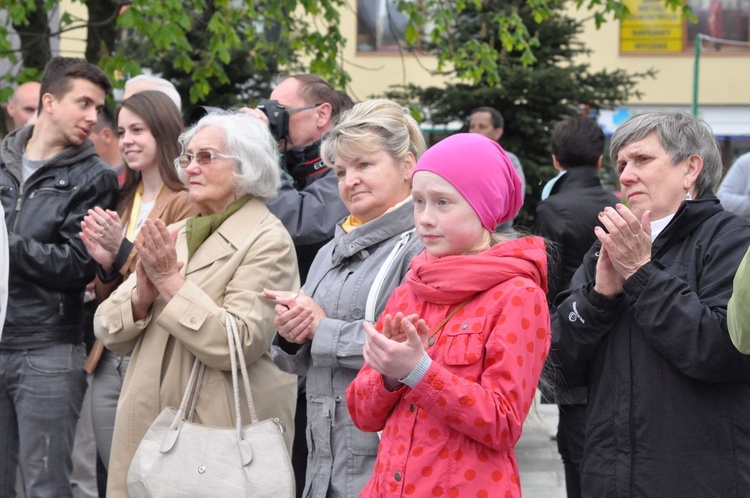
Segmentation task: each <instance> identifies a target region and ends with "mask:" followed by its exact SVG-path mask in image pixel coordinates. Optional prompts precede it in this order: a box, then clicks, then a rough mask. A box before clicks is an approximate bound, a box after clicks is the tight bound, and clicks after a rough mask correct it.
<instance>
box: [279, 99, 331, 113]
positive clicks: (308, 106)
mask: <svg viewBox="0 0 750 498" xmlns="http://www.w3.org/2000/svg"><path fill="white" fill-rule="evenodd" d="M323 104H324V102H318V103H317V104H313V105H306V106H305V107H295V108H293V109H287V110H286V112H288V113H289V114H294V113H295V112H299V111H306V110H308V109H315V108H316V107H318V106H321V105H323Z"/></svg>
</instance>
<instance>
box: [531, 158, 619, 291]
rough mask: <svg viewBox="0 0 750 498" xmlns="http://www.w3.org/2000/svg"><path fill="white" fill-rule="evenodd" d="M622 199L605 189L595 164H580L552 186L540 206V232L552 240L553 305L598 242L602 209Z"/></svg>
mask: <svg viewBox="0 0 750 498" xmlns="http://www.w3.org/2000/svg"><path fill="white" fill-rule="evenodd" d="M619 202H620V200H619V199H618V198H617V197H616V196H615V195H614V194H613V193H611V192H608V191H606V190H604V187H602V182H601V181H600V180H599V173H598V172H597V169H596V168H595V167H594V166H577V167H574V168H569V169H568V170H567V172H566V173H565V174H564V175H563V176H561V177H560V179H559V180H558V181H557V183H555V185H554V186H553V187H552V191H551V192H550V195H549V197H548V198H547V199H545V200H543V201H542V202H540V203H539V205H538V206H537V208H536V233H538V234H539V235H541V236H542V237H544V238H545V239H547V240H549V241H550V242H552V244H550V246H551V248H550V253H551V254H552V256H553V258H552V263H551V264H550V270H549V277H548V282H549V292H547V298H548V299H549V302H550V304H552V303H553V302H554V300H555V297H556V296H557V294H559V293H560V292H562V291H564V290H566V289H567V288H568V285H569V284H570V280H571V279H572V278H573V274H574V273H575V272H576V270H577V269H578V267H579V266H581V261H583V256H584V255H585V254H586V252H588V250H589V249H591V245H592V244H593V243H594V242H595V241H596V235H594V227H595V226H597V225H600V223H599V212H601V210H602V209H604V208H605V207H606V206H614V205H615V204H617V203H619Z"/></svg>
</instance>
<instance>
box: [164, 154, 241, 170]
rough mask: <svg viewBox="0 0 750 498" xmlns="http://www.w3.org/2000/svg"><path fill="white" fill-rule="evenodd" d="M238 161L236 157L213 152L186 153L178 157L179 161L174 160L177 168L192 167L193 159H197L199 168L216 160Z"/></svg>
mask: <svg viewBox="0 0 750 498" xmlns="http://www.w3.org/2000/svg"><path fill="white" fill-rule="evenodd" d="M217 158H220V159H237V157H235V156H228V155H226V154H219V153H216V152H214V151H211V150H201V151H198V152H196V153H195V154H190V153H185V154H182V155H181V156H177V159H175V160H174V165H175V167H177V168H187V167H188V166H190V163H192V162H193V159H195V162H196V163H198V166H206V165H207V164H211V162H213V160H214V159H217Z"/></svg>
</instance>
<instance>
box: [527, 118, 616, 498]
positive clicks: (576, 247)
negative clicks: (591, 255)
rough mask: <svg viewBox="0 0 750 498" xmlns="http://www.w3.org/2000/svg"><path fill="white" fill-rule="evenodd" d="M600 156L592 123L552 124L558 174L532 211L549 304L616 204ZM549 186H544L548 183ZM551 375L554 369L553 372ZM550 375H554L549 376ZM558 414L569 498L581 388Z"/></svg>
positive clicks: (573, 488)
mask: <svg viewBox="0 0 750 498" xmlns="http://www.w3.org/2000/svg"><path fill="white" fill-rule="evenodd" d="M603 152H604V133H603V132H602V130H601V128H599V125H598V124H597V123H596V121H594V120H592V119H589V118H570V119H566V120H564V121H561V122H559V123H557V125H555V129H554V132H553V133H552V163H553V164H554V166H555V169H556V170H558V171H560V172H561V174H560V175H558V176H557V177H556V178H555V179H554V184H553V185H551V186H550V187H549V189H546V188H545V190H549V197H547V198H546V199H543V200H542V202H540V203H539V205H538V206H537V209H536V232H537V233H538V234H539V235H541V236H542V237H544V238H546V239H547V240H548V241H549V242H550V249H549V252H550V253H551V254H552V256H553V257H552V260H553V262H552V263H551V265H550V270H549V278H548V285H549V292H548V293H547V300H548V301H549V303H550V305H552V304H553V303H554V300H555V297H556V296H557V294H558V293H560V292H561V291H564V290H566V289H567V288H568V286H569V285H570V281H571V279H572V278H573V274H574V273H575V272H576V270H577V269H578V267H579V266H581V262H582V261H583V257H584V255H585V254H586V253H587V252H588V250H589V249H590V248H591V246H592V245H593V244H594V242H595V241H596V240H597V238H596V235H595V234H594V227H596V226H597V225H599V213H600V212H601V211H602V210H603V209H604V208H605V207H606V206H614V205H616V204H617V203H618V202H619V199H618V198H617V197H616V196H615V195H614V194H612V193H611V192H608V191H606V190H604V187H602V183H601V181H600V180H599V168H601V165H602V154H603ZM548 185H549V184H548ZM550 370H554V367H553V368H551V369H550ZM553 375H554V374H553ZM543 394H544V395H545V398H550V397H552V398H553V399H554V397H553V396H551V394H556V395H557V396H556V401H557V404H558V407H559V410H560V418H559V425H558V428H557V448H558V451H559V452H560V455H561V456H562V460H563V464H564V465H565V486H566V489H567V493H568V498H574V497H579V496H581V485H580V470H581V459H582V458H583V442H584V436H585V428H586V402H587V393H586V390H585V388H578V389H571V390H567V391H564V392H560V391H558V392H557V393H548V392H544V393H543Z"/></svg>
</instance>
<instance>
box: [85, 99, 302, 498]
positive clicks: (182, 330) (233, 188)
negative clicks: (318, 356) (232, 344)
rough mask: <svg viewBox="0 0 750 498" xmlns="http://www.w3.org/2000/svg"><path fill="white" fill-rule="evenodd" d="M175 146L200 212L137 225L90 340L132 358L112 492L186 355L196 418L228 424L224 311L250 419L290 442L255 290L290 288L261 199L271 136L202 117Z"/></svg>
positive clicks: (269, 306) (291, 276) (287, 414)
mask: <svg viewBox="0 0 750 498" xmlns="http://www.w3.org/2000/svg"><path fill="white" fill-rule="evenodd" d="M180 143H181V144H182V147H183V151H184V153H183V154H182V155H181V156H180V157H178V158H177V159H176V160H175V165H176V166H177V169H178V173H179V175H180V177H181V179H182V180H183V181H184V182H185V183H186V184H187V186H188V189H189V199H190V201H191V202H192V203H194V204H195V206H196V207H197V208H198V210H199V212H200V214H199V215H198V216H196V217H193V218H189V219H188V220H186V221H183V222H180V223H178V224H175V225H172V226H170V227H167V226H166V225H165V224H164V223H163V222H162V221H160V220H156V221H151V220H146V221H144V222H143V226H142V227H141V234H142V239H143V240H142V241H141V240H136V242H135V245H136V248H137V250H138V254H139V258H140V259H139V261H138V263H137V265H136V269H135V273H134V274H133V275H131V276H130V278H129V279H128V280H127V281H126V282H124V283H123V284H122V285H121V286H120V287H119V288H118V289H117V290H116V291H115V292H114V293H113V294H112V295H111V296H110V297H109V299H107V300H106V301H105V302H104V303H102V304H101V305H100V306H99V309H98V310H97V313H96V317H95V324H94V326H95V332H96V335H97V337H98V338H100V339H101V340H102V341H103V342H104V344H105V345H106V346H107V347H108V348H109V349H111V350H113V351H116V352H119V353H122V354H128V355H131V361H130V366H129V368H128V372H127V375H126V377H125V382H124V385H123V389H122V394H121V396H120V402H119V404H118V407H117V408H118V409H117V418H116V420H115V432H114V438H113V444H112V454H111V459H110V467H109V482H108V489H107V491H108V494H110V495H112V496H127V487H126V476H127V473H128V468H129V466H130V462H131V460H132V458H133V455H134V453H135V451H136V449H137V447H138V444H139V443H140V441H141V439H142V438H143V436H144V434H145V433H146V431H147V430H148V428H149V426H150V425H151V423H152V422H153V421H154V419H155V418H156V416H157V415H158V414H159V413H160V412H161V410H162V409H163V408H165V407H167V406H172V407H176V406H179V404H180V401H181V398H182V395H183V392H184V389H185V387H186V384H187V380H188V376H189V374H190V370H191V366H192V364H193V361H194V359H195V358H196V357H197V358H198V359H199V360H200V361H201V362H203V363H204V364H205V365H206V367H207V368H206V371H205V374H204V376H203V378H202V382H201V384H200V386H201V395H200V396H199V397H198V402H197V406H196V407H195V416H194V420H195V422H197V423H200V424H205V425H212V426H222V427H230V426H233V425H234V408H233V407H234V402H233V393H232V382H231V375H230V372H229V370H230V359H229V347H228V343H227V331H226V326H225V317H226V315H227V314H230V315H231V316H232V317H233V318H234V320H235V321H236V323H237V327H238V329H239V333H240V338H241V341H242V346H243V354H244V357H245V360H246V362H247V365H248V373H249V376H250V383H251V385H252V390H253V398H254V400H255V409H256V411H257V413H258V417H259V418H260V419H261V420H262V419H267V418H279V419H280V420H281V422H282V423H283V424H284V426H285V427H286V429H287V430H286V432H285V434H284V437H285V440H286V442H287V445H288V447H289V449H291V442H292V437H293V418H294V409H295V399H296V395H295V393H296V379H295V377H294V376H292V375H289V374H286V373H283V372H281V371H280V370H279V369H278V367H276V366H275V365H274V364H273V362H272V361H271V356H270V347H271V341H272V339H273V337H274V333H275V327H274V323H273V322H274V316H275V313H274V303H273V302H272V301H269V300H267V299H263V297H262V291H263V287H269V286H272V287H273V288H280V289H289V290H292V289H298V288H299V274H298V271H297V264H296V259H295V253H294V245H293V243H292V240H291V238H290V237H289V235H288V233H287V231H286V230H285V229H284V227H283V225H282V224H281V222H279V220H278V219H277V218H276V217H274V216H273V215H272V214H271V213H270V212H269V211H268V209H267V208H266V206H265V203H264V201H265V200H267V199H269V198H272V197H273V196H275V195H276V193H277V191H278V189H279V175H278V155H277V149H276V143H275V142H274V140H273V137H272V136H271V134H270V132H269V131H268V128H267V127H266V126H264V125H263V123H262V122H261V121H259V120H257V119H254V118H252V117H250V116H245V115H241V114H225V115H216V114H210V115H208V116H206V117H204V118H203V119H201V120H200V121H199V122H198V123H197V124H196V125H195V126H194V127H192V128H191V129H189V130H188V131H186V132H185V133H183V134H182V135H181V136H180ZM240 391H242V390H240ZM241 396H242V397H243V398H244V394H243V393H241ZM241 405H242V406H243V407H244V408H243V410H244V413H243V420H247V421H249V414H248V413H246V412H247V403H246V402H245V400H244V399H243V400H242V403H241ZM230 407H231V408H230Z"/></svg>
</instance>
